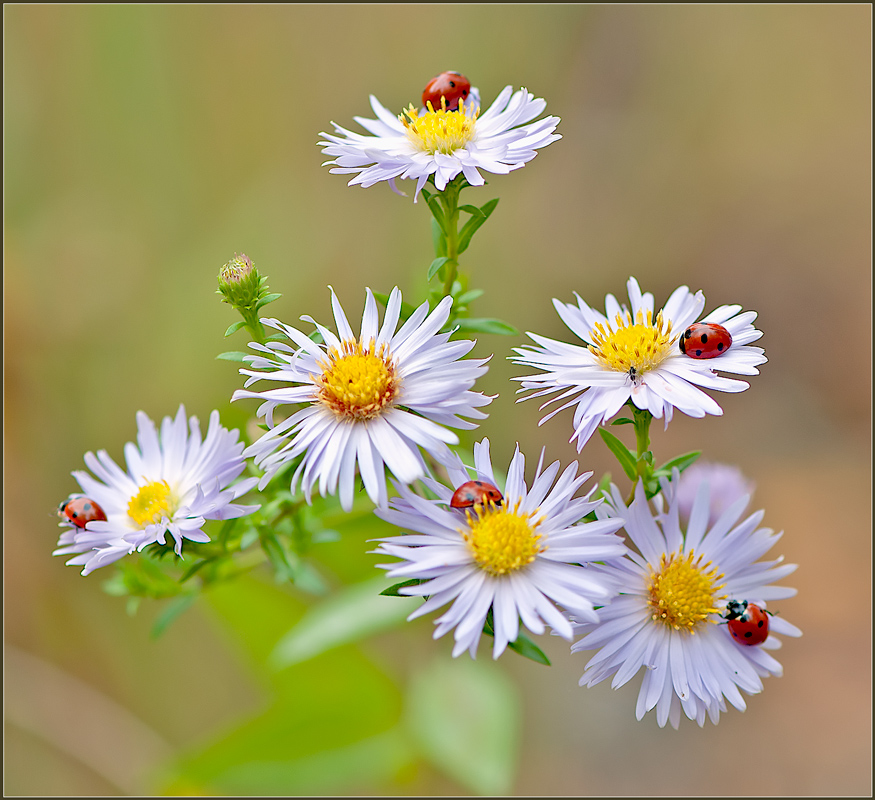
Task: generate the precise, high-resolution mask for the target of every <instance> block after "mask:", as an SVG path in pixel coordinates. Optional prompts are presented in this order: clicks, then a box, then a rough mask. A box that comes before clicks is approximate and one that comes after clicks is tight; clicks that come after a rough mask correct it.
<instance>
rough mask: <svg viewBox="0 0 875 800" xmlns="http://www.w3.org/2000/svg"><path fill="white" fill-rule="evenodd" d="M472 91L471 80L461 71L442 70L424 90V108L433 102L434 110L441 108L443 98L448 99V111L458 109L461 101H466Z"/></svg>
mask: <svg viewBox="0 0 875 800" xmlns="http://www.w3.org/2000/svg"><path fill="white" fill-rule="evenodd" d="M470 93H471V81H469V80H468V79H467V78H466V77H465V76H464V75H462V74H461V73H460V72H442V73H441V74H440V75H438V76H437V77H435V78H432V79H431V80H430V81H429V82H428V84H427V85H426V87H425V89H423V90H422V105H423V108H426V109H427V108H428V104H429V103H431V107H432V109H433V110H435V111H437V110H438V109H440V108H441V98H443V99H444V100H446V102H447V105H446V109H447V111H458V110H459V103H460V102H464V101H465V99H466V98H467V97H468V95H469V94H470Z"/></svg>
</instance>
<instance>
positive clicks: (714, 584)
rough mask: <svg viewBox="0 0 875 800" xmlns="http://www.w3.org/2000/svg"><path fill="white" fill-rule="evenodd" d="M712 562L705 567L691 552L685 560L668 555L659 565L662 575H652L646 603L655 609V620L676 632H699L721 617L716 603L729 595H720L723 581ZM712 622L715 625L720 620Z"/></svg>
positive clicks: (658, 573) (653, 573)
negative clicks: (700, 626) (702, 623)
mask: <svg viewBox="0 0 875 800" xmlns="http://www.w3.org/2000/svg"><path fill="white" fill-rule="evenodd" d="M709 567H711V562H710V561H708V562H707V563H705V564H703V563H702V556H699V557H698V558H695V557H694V554H693V551H692V550H691V551H690V552H689V553H687V555H686V556H682V555H681V554H679V553H672V554H671V555H670V556H668V557H667V558H666V555H665V553H663V554H662V558H661V559H660V563H659V572H654V571H653V569H652V568H651V571H650V584H649V586H648V590H649V592H650V599H649V600H648V601H647V602H648V604H649V605H650V607H651V609H653V614H652V618H653V620H655V621H659V622H662V623H663V624H664V625H668V626H669V627H670V628H674V629H675V630H686V631H689V632H690V633H695V632H696V630H695V629H696V627H697V626H698V625H699V623H700V622H702V621H703V620H706V619H708V617H709V616H710V615H712V614H719V609H718V608H717V607H716V601H717V600H722V599H725V597H726V595H720V596H718V595H717V591H718V590H719V589H722V588H723V584H721V583H718V581H720V580H721V579H722V578H723V575H722V574H719V575H718V574H717V568H716V567H711V568H710V569H709ZM709 621H710V622H713V623H716V622H717V621H718V620H717V619H713V618H712V619H711V620H709Z"/></svg>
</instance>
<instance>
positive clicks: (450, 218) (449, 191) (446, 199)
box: [439, 180, 462, 297]
mask: <svg viewBox="0 0 875 800" xmlns="http://www.w3.org/2000/svg"><path fill="white" fill-rule="evenodd" d="M461 191H462V186H461V184H460V183H459V182H457V181H456V180H452V181H450V182H449V183H448V184H447V188H446V189H444V191H443V192H441V193H440V194H439V197H440V198H441V201H442V202H443V206H444V212H445V213H444V220H445V221H446V231H445V233H446V237H447V262H446V263H445V264H444V269H445V270H446V278H445V280H444V297H446V296H447V295H450V294H452V293H453V284H454V283H455V282H456V277H457V276H458V274H459V194H460V192H461Z"/></svg>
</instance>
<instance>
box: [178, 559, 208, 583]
mask: <svg viewBox="0 0 875 800" xmlns="http://www.w3.org/2000/svg"><path fill="white" fill-rule="evenodd" d="M212 561H215V559H214V558H202V559H201V560H200V561H198V562H196V563H194V564H192V565H191V566H190V567H189V568H188V569H187V570H186V571H185V572H184V573H183V574H182V577H181V578H180V579H179V582H180V583H185V582H186V581H187V580H189V579H190V578H192V577H194V575H195V574H196V573H197V572H198V570H200V569H202V568H203V567H205V566H206V565H207V564H209V563H210V562H212Z"/></svg>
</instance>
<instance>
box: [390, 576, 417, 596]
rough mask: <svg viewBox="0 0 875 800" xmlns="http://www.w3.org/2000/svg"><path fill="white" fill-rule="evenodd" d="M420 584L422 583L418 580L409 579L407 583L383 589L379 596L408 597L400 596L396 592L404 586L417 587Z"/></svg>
mask: <svg viewBox="0 0 875 800" xmlns="http://www.w3.org/2000/svg"><path fill="white" fill-rule="evenodd" d="M420 583H422V581H421V580H420V579H419V578H411V579H410V580H409V581H401V583H396V584H394V585H393V586H390V587H389V588H388V589H383V591H382V592H380V594H382V595H385V596H386V597H410V595H407V594H401V592H400V591H398V590H399V589H403V588H404V587H405V586H419V584H420Z"/></svg>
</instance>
